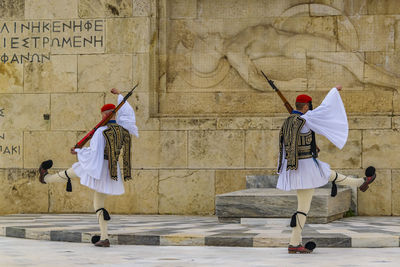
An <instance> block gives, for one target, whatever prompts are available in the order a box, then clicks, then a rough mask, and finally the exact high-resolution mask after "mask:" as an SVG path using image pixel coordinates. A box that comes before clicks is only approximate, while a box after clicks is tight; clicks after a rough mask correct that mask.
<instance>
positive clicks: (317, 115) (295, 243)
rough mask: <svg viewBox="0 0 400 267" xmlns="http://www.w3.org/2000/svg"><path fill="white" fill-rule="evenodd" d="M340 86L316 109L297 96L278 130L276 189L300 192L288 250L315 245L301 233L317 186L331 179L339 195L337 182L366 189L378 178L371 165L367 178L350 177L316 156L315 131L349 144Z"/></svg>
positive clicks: (301, 250)
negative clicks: (304, 242) (305, 242)
mask: <svg viewBox="0 0 400 267" xmlns="http://www.w3.org/2000/svg"><path fill="white" fill-rule="evenodd" d="M341 89H342V86H340V85H338V86H336V87H335V88H332V89H331V90H330V91H329V93H328V94H327V95H326V97H325V99H324V100H323V101H322V103H321V105H320V106H318V107H317V108H316V109H312V98H311V97H310V96H308V95H304V94H303V95H299V96H297V98H296V110H293V111H292V112H291V114H290V116H289V117H288V118H287V119H286V120H285V121H284V123H283V125H282V127H281V130H280V133H279V148H280V153H279V163H278V174H279V179H278V183H277V188H278V189H281V190H285V191H289V190H296V191H297V211H296V212H295V213H294V214H293V216H292V219H291V223H290V226H291V227H293V229H292V235H291V238H290V242H289V247H288V252H289V253H311V252H312V251H313V249H314V248H315V246H316V244H315V243H314V242H312V241H311V242H308V243H307V244H305V246H303V245H302V236H301V234H302V230H303V227H304V224H305V222H306V218H307V214H308V212H309V210H310V205H311V200H312V197H313V194H314V189H315V188H318V187H321V186H324V185H325V184H327V183H328V182H332V191H331V196H336V194H337V187H336V184H338V185H348V186H356V187H359V188H360V190H361V191H362V192H365V191H366V190H367V189H368V187H369V184H370V183H372V182H373V181H374V180H375V178H376V174H375V168H374V167H372V166H371V167H368V168H367V169H366V171H365V177H364V178H351V177H348V176H345V175H343V174H340V173H338V172H336V171H334V170H331V168H330V166H329V164H327V163H325V162H322V161H320V160H318V159H317V157H318V148H317V146H316V142H315V133H317V134H320V135H323V136H325V137H326V138H327V139H328V140H329V141H330V142H332V143H333V144H334V145H335V146H336V147H338V148H339V149H342V148H343V147H344V145H345V144H346V141H347V137H348V131H349V126H348V122H347V115H346V111H345V108H344V105H343V102H342V99H341V97H340V94H339V91H340V90H341Z"/></svg>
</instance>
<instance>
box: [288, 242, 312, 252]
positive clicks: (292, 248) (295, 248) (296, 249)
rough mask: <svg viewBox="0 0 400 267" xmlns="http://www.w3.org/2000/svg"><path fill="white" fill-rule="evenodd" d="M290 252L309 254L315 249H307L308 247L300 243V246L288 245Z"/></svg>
mask: <svg viewBox="0 0 400 267" xmlns="http://www.w3.org/2000/svg"><path fill="white" fill-rule="evenodd" d="M288 252H289V254H296V253H300V254H308V253H311V252H313V251H312V250H310V249H307V248H305V247H303V245H302V244H300V245H298V246H292V245H289V247H288Z"/></svg>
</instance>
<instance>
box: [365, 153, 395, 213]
mask: <svg viewBox="0 0 400 267" xmlns="http://www.w3.org/2000/svg"><path fill="white" fill-rule="evenodd" d="M385 159H388V158H387V157H385ZM377 177H379V178H377V179H376V180H375V181H374V183H373V184H372V185H370V188H369V189H368V190H367V191H366V192H359V193H358V214H359V215H367V216H376V215H378V214H379V215H392V205H398V202H395V203H393V199H392V188H391V187H392V174H391V171H390V170H377ZM393 189H395V188H393ZM394 200H395V201H396V200H397V199H394ZM397 201H398V200H397ZM392 203H393V204H392Z"/></svg>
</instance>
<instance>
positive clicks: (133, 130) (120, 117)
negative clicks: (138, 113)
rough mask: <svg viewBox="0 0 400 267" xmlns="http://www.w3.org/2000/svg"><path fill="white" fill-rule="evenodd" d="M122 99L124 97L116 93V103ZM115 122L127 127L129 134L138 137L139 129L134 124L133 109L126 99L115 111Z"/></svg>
mask: <svg viewBox="0 0 400 267" xmlns="http://www.w3.org/2000/svg"><path fill="white" fill-rule="evenodd" d="M123 99H124V97H123V96H122V95H118V104H119V103H121V102H122V100H123ZM117 124H119V125H121V126H122V127H124V128H125V129H127V130H128V131H129V133H130V134H133V135H135V136H136V137H139V131H138V128H137V126H136V117H135V111H134V110H133V108H132V107H131V105H129V103H128V101H126V102H125V104H123V105H122V107H121V108H120V109H119V110H118V112H117Z"/></svg>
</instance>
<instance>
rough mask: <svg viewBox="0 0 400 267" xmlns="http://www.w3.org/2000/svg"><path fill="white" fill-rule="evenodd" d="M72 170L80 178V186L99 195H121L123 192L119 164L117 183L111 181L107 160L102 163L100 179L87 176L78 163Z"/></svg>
mask: <svg viewBox="0 0 400 267" xmlns="http://www.w3.org/2000/svg"><path fill="white" fill-rule="evenodd" d="M72 168H73V169H74V172H75V173H76V175H78V176H79V177H80V179H81V184H82V185H84V186H87V187H89V188H91V189H93V190H95V191H97V192H99V193H103V194H108V195H122V194H123V193H124V192H125V189H124V182H123V181H122V177H121V170H120V167H119V164H118V180H117V181H115V180H113V179H111V176H110V170H109V169H108V160H104V161H103V166H102V168H101V177H100V179H96V178H94V177H91V176H90V175H88V174H87V173H86V171H85V169H84V168H82V165H81V164H80V163H79V162H76V163H74V164H73V165H72Z"/></svg>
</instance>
